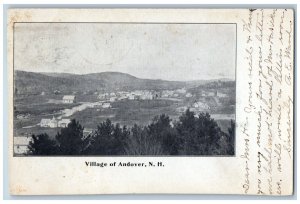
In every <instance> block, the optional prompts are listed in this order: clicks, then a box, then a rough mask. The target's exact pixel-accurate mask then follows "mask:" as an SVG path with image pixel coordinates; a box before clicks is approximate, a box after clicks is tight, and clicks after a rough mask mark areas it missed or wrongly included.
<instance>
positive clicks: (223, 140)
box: [28, 110, 235, 155]
mask: <svg viewBox="0 0 300 204" xmlns="http://www.w3.org/2000/svg"><path fill="white" fill-rule="evenodd" d="M83 130H84V127H82V126H81V125H80V124H79V122H78V121H76V120H74V119H73V120H72V121H71V123H70V124H69V125H68V127H66V128H63V129H62V130H61V132H59V133H57V135H56V136H55V140H51V139H50V138H49V136H48V135H47V134H41V135H37V136H35V135H33V136H32V138H33V140H32V142H30V144H29V152H28V154H31V155H234V137H235V135H234V132H235V131H234V130H235V124H234V122H233V121H231V126H230V127H229V128H228V132H227V133H225V132H223V131H221V129H220V127H219V126H218V124H217V123H216V122H215V121H214V119H212V118H211V117H210V115H209V114H208V113H200V114H199V115H197V116H195V114H194V113H193V112H191V111H189V110H187V111H186V112H185V113H184V114H182V115H181V116H180V117H179V121H175V122H173V121H172V120H171V119H170V118H169V116H167V115H165V114H162V115H160V116H156V117H155V118H154V119H153V120H152V122H151V123H150V125H147V126H138V125H134V126H133V127H131V128H127V127H126V126H120V125H119V124H118V123H117V124H113V123H112V122H111V121H110V120H109V119H107V120H106V121H104V122H102V123H100V124H99V125H98V127H97V129H96V130H94V131H93V133H91V134H90V135H89V136H88V137H86V138H83Z"/></svg>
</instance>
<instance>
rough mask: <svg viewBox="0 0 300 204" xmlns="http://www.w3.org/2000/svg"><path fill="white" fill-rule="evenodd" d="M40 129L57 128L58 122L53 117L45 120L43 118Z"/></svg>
mask: <svg viewBox="0 0 300 204" xmlns="http://www.w3.org/2000/svg"><path fill="white" fill-rule="evenodd" d="M40 126H41V127H50V128H57V127H58V121H57V120H56V119H55V118H54V117H53V118H52V119H45V118H43V119H42V120H41V122H40Z"/></svg>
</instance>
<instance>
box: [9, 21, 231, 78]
mask: <svg viewBox="0 0 300 204" xmlns="http://www.w3.org/2000/svg"><path fill="white" fill-rule="evenodd" d="M235 32H236V28H235V25H234V24H101V23H100V24H98V23H34V24H33V23H16V24H15V32H14V35H15V47H14V66H15V67H14V69H15V70H20V71H27V72H35V73H65V74H79V75H83V74H92V73H101V72H120V73H125V74H129V75H132V76H135V77H137V78H141V79H160V80H168V81H195V80H215V79H220V78H224V79H225V78H226V79H230V80H235V58H236V50H235V49H236V33H235Z"/></svg>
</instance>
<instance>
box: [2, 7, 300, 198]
mask: <svg viewBox="0 0 300 204" xmlns="http://www.w3.org/2000/svg"><path fill="white" fill-rule="evenodd" d="M7 30H8V70H9V71H8V72H9V76H8V77H9V144H8V145H9V153H8V155H9V180H10V193H11V194H12V195H75V194H133V193H134V194H138V193H141V194H145V193H146V194H158V193H159V194H241V195H277V196H281V195H292V194H293V134H294V129H293V123H294V122H293V121H294V120H293V118H294V95H293V93H294V38H295V35H294V11H293V10H291V9H284V8H283V9H251V8H249V9H10V10H9V16H8V29H7Z"/></svg>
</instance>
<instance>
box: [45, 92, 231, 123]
mask: <svg viewBox="0 0 300 204" xmlns="http://www.w3.org/2000/svg"><path fill="white" fill-rule="evenodd" d="M94 95H97V99H98V100H99V101H98V102H96V103H93V105H91V106H88V107H90V108H91V107H92V108H96V111H100V110H101V109H108V108H112V107H113V106H112V104H113V103H114V102H116V101H126V100H137V101H139V100H182V99H192V98H193V99H194V101H192V103H191V104H188V105H185V106H181V107H178V108H177V109H176V111H178V112H180V113H182V112H184V111H186V110H187V109H188V108H189V109H190V110H191V111H194V112H201V111H209V110H210V109H211V107H210V106H209V105H208V104H207V103H205V100H204V99H205V97H213V98H214V99H215V101H216V103H218V105H219V103H220V102H219V98H225V97H227V94H225V93H221V92H219V91H216V90H215V91H201V92H200V93H199V94H196V95H193V94H192V93H190V92H188V91H187V90H186V89H185V88H181V89H177V90H163V91H153V90H135V91H131V92H129V91H128V92H127V91H118V92H106V93H100V94H98V93H97V92H95V93H94ZM197 99H198V100H197ZM61 102H62V103H64V104H73V103H76V102H77V101H76V96H75V95H64V96H63V98H62V101H61ZM78 111H81V110H80V109H79V110H78ZM70 121H71V120H70V119H69V118H62V117H58V118H55V117H52V118H43V119H42V120H41V122H40V124H39V125H40V126H41V127H49V128H57V127H60V128H64V127H67V125H68V124H69V123H70Z"/></svg>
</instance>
